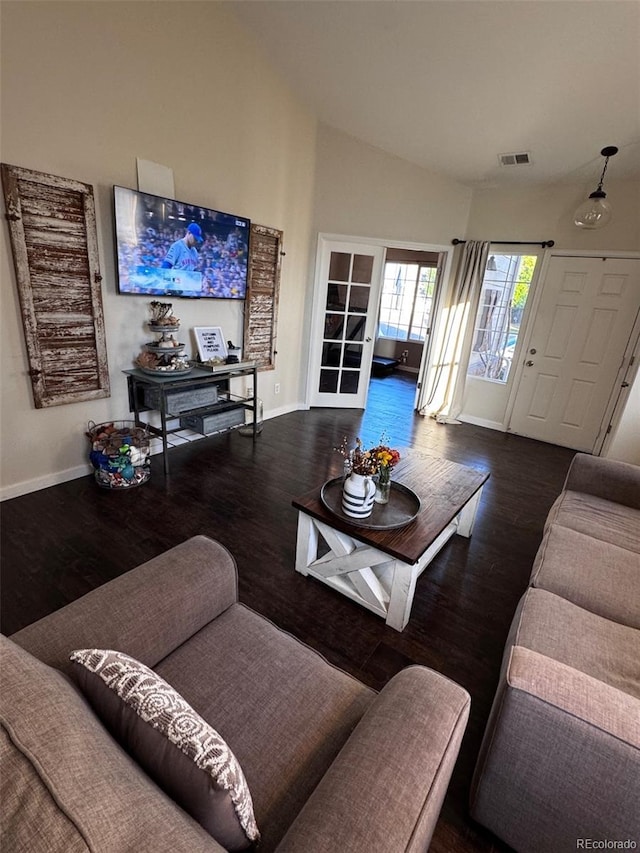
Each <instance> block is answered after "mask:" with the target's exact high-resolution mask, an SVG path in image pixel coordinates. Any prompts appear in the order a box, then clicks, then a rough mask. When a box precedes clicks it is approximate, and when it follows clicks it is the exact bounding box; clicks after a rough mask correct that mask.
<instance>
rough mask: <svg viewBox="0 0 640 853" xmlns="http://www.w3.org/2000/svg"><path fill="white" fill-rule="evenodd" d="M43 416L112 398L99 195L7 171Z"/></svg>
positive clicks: (67, 182)
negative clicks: (65, 406)
mask: <svg viewBox="0 0 640 853" xmlns="http://www.w3.org/2000/svg"><path fill="white" fill-rule="evenodd" d="M2 183H3V187H4V197H5V203H6V208H7V213H6V218H7V220H8V222H9V233H10V237H11V247H12V250H13V260H14V264H15V269H16V279H17V284H18V295H19V298H20V308H21V310H22V323H23V326H24V334H25V339H26V344H27V354H28V358H29V375H30V376H31V384H32V387H33V399H34V402H35V406H36V408H37V409H41V408H44V407H46V406H59V405H62V404H63V403H76V402H78V401H80V400H94V399H97V398H98V397H108V396H109V369H108V365H107V349H106V343H105V332H104V316H103V312H102V294H101V289H100V282H101V280H102V276H101V275H100V269H99V264H98V241H97V236H96V217H95V205H94V200H93V188H92V187H91V186H90V185H89V184H83V183H80V182H79V181H74V180H71V179H68V178H59V177H56V176H55V175H46V174H43V173H42V172H33V171H31V170H29V169H23V168H21V167H19V166H9V165H7V164H6V163H3V164H2Z"/></svg>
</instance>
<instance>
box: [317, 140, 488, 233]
mask: <svg viewBox="0 0 640 853" xmlns="http://www.w3.org/2000/svg"><path fill="white" fill-rule="evenodd" d="M315 184H316V190H315V200H314V201H315V208H314V228H315V230H316V231H318V232H327V233H332V234H344V235H352V236H356V237H360V236H362V237H375V238H380V239H383V240H399V241H407V242H414V243H424V244H435V245H442V246H450V244H451V240H452V238H453V237H460V236H462V234H463V232H464V231H465V230H466V227H467V217H468V215H469V206H470V204H471V190H470V189H468V188H467V187H464V186H462V185H461V184H458V183H456V182H455V181H451V180H449V179H448V178H444V177H442V176H441V175H437V174H435V173H433V172H428V171H426V170H425V169H421V168H420V167H419V166H414V165H412V164H411V163H408V162H407V161H406V160H401V159H400V158H399V157H393V156H391V155H390V154H387V153H385V152H384V151H381V150H380V149H378V148H373V147H372V146H370V145H365V144H364V143H362V142H359V141H358V140H357V139H354V138H353V137H351V136H348V135H347V134H345V133H342V132H340V131H338V130H335V129H334V128H331V127H328V126H327V125H324V124H321V125H320V126H319V127H318V142H317V167H316V181H315Z"/></svg>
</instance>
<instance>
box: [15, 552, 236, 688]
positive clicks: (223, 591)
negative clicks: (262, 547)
mask: <svg viewBox="0 0 640 853" xmlns="http://www.w3.org/2000/svg"><path fill="white" fill-rule="evenodd" d="M237 600H238V583H237V571H236V564H235V560H234V559H233V557H232V556H231V554H230V553H229V552H228V551H227V549H226V548H224V547H223V546H222V545H220V543H219V542H214V541H213V540H212V539H209V538H208V537H206V536H194V537H193V538H191V539H188V540H187V541H186V542H182V543H181V544H180V545H177V546H176V547H175V548H171V549H170V550H169V551H165V552H164V553H163V554H160V555H159V556H157V557H154V558H153V559H152V560H149V561H148V562H146V563H143V564H142V565H140V566H138V567H137V568H135V569H132V570H131V571H129V572H126V573H125V574H123V575H120V577H117V578H115V579H114V580H112V581H109V582H108V583H106V584H104V585H103V586H100V587H98V588H97V589H94V590H92V591H91V592H89V593H87V594H86V595H83V596H82V598H79V599H77V600H76V601H73V602H71V604H68V605H66V607H62V608H61V609H60V610H56V611H55V612H54V613H50V614H49V615H48V616H45V617H44V618H43V619H40V620H38V621H37V622H34V623H33V624H32V625H28V626H27V627H26V628H23V629H22V630H21V631H18V632H17V633H15V634H13V636H12V637H11V639H12V640H13V641H14V642H16V643H18V645H20V646H22V647H23V648H25V649H26V650H27V651H29V652H31V654H33V655H35V656H36V657H37V658H39V659H40V660H42V661H44V662H45V663H47V664H49V665H50V666H55V667H57V668H58V669H61V670H63V671H65V672H70V669H71V666H70V662H69V652H71V651H72V650H73V649H79V648H110V649H117V650H119V651H124V652H126V653H127V654H130V655H131V656H132V657H135V658H137V659H138V660H140V661H142V663H145V664H146V665H147V666H152V667H153V666H155V665H156V664H157V663H158V662H159V661H160V660H162V659H163V658H164V657H166V656H167V655H168V654H169V653H170V652H172V651H173V650H174V649H175V648H177V647H178V646H179V645H181V643H183V642H185V641H186V640H188V639H189V637H191V636H193V635H194V634H195V633H196V632H197V631H199V630H200V629H201V628H202V627H204V626H205V625H206V624H207V623H209V622H211V621H212V620H213V619H215V618H216V616H218V615H219V614H220V613H222V612H223V611H224V610H226V609H227V608H228V607H230V606H231V605H232V604H234V603H235V602H236V601H237Z"/></svg>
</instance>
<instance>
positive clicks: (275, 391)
mask: <svg viewBox="0 0 640 853" xmlns="http://www.w3.org/2000/svg"><path fill="white" fill-rule="evenodd" d="M273 393H274V394H279V393H280V383H279V382H276V384H275V385H274V386H273Z"/></svg>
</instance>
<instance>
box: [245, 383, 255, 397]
mask: <svg viewBox="0 0 640 853" xmlns="http://www.w3.org/2000/svg"><path fill="white" fill-rule="evenodd" d="M245 393H246V396H247V397H253V386H251V385H247V390H246V392H245Z"/></svg>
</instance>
